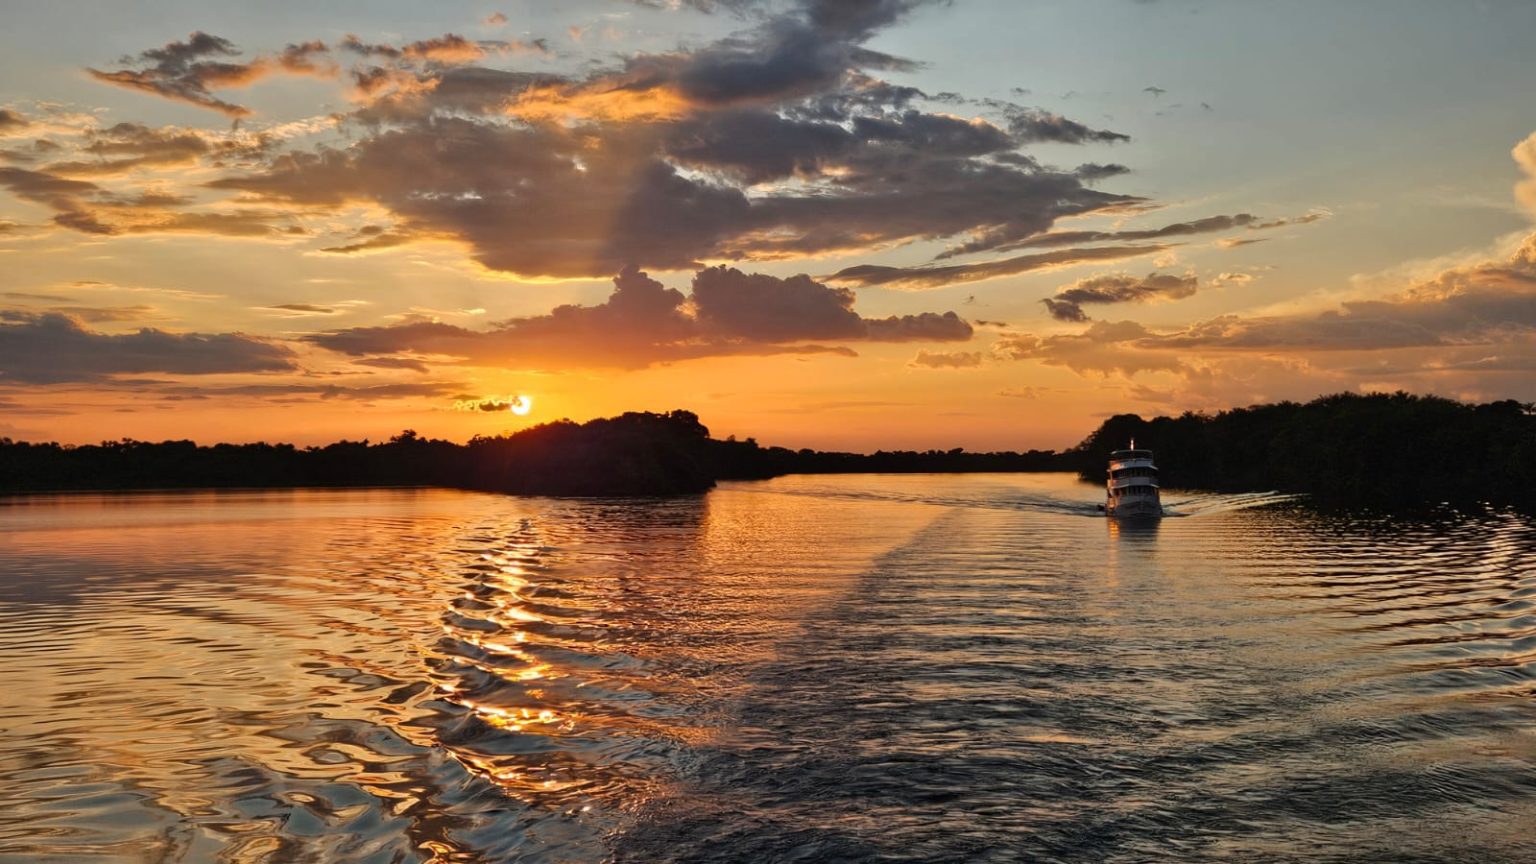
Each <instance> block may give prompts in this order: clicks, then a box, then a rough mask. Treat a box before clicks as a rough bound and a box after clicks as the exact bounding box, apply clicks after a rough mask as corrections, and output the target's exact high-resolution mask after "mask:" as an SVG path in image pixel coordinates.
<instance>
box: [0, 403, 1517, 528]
mask: <svg viewBox="0 0 1536 864" xmlns="http://www.w3.org/2000/svg"><path fill="white" fill-rule="evenodd" d="M1133 438H1134V439H1135V440H1136V443H1137V446H1139V447H1145V448H1150V449H1152V450H1154V451H1155V452H1156V458H1157V462H1158V466H1159V468H1160V469H1161V474H1162V483H1163V486H1164V487H1167V488H1188V489H1211V490H1217V491H1261V490H1278V491H1286V492H1303V493H1308V494H1310V495H1311V496H1313V497H1314V498H1315V499H1316V500H1318V501H1319V502H1322V503H1324V504H1331V505H1341V506H1369V507H1376V508H1380V509H1402V508H1405V507H1416V506H1425V505H1434V504H1439V503H1442V502H1449V503H1451V504H1457V505H1464V504H1477V503H1483V502H1487V503H1493V504H1500V505H1515V506H1519V507H1522V508H1525V509H1536V405H1530V404H1523V403H1519V402H1515V401H1513V400H1505V401H1500V402H1490V403H1487V404H1482V405H1472V404H1466V403H1462V402H1456V401H1454V400H1450V399H1442V398H1438V397H1432V396H1413V395H1410V394H1407V393H1395V394H1370V395H1358V394H1348V393H1345V394H1337V395H1333V396H1324V397H1322V398H1319V399H1316V400H1313V401H1311V402H1308V403H1305V404H1301V403H1295V402H1280V403H1275V404H1265V405H1254V406H1251V407H1248V408H1235V409H1232V410H1228V411H1222V412H1220V413H1217V414H1199V413H1194V412H1186V413H1184V414H1181V415H1179V416H1177V417H1154V418H1152V419H1143V418H1141V417H1140V416H1138V415H1135V414H1120V415H1116V416H1114V417H1111V418H1109V419H1108V420H1105V421H1104V422H1103V423H1102V424H1101V425H1100V426H1099V428H1098V429H1096V430H1094V431H1093V432H1092V433H1091V434H1089V435H1088V437H1087V438H1085V439H1084V440H1083V441H1082V443H1080V444H1078V445H1077V446H1076V447H1073V448H1069V449H1067V450H1063V451H1059V452H1058V451H1050V450H1030V451H1025V452H1011V451H1007V452H992V453H974V452H968V451H966V450H963V449H961V448H954V449H949V450H926V451H914V450H902V451H879V452H876V453H867V454H861V453H840V452H826V451H817V450H810V449H801V450H790V449H787V448H784V447H764V446H762V445H759V444H758V443H757V442H756V441H755V440H753V439H751V438H748V439H746V440H742V441H738V440H735V439H734V438H728V439H725V440H718V439H714V438H711V437H710V435H709V430H708V429H707V428H705V426H704V425H703V424H702V423H700V422H699V418H698V416H697V415H695V414H693V413H692V412H689V411H671V412H667V413H651V412H631V413H627V414H624V415H621V416H619V417H614V418H608V419H601V420H592V421H589V422H587V423H574V422H571V421H569V420H561V421H557V422H554V423H545V424H541V425H538V426H534V427H531V428H529V429H524V430H522V431H519V432H515V433H512V434H508V435H498V436H477V437H475V438H473V439H471V440H470V441H469V442H468V443H466V444H457V443H454V442H451V441H444V440H438V439H429V438H424V437H422V436H419V435H417V434H416V433H415V432H414V431H411V430H406V431H405V432H402V433H401V434H399V435H396V436H394V437H393V438H390V439H389V440H387V441H383V442H378V443H372V442H369V441H366V440H365V441H339V442H337V443H334V444H329V445H326V446H323V447H302V448H301V447H296V446H294V445H292V444H267V443H256V444H214V445H211V446H199V445H197V444H195V443H194V442H192V441H163V442H158V443H151V442H145V441H133V440H122V441H107V442H103V443H101V444H91V445H79V446H72V445H63V444H57V443H41V444H35V443H27V442H21V441H12V440H10V439H8V438H0V491H7V492H23V491H57V490H70V489H149V488H191V487H291V486H447V487H456V488H463V489H481V490H488V491H498V492H507V493H514V494H529V495H571V496H633V495H675V494H689V493H698V492H703V491H705V490H707V489H709V488H711V487H712V486H714V484H715V482H716V481H717V480H748V479H764V478H769V477H776V476H780V475H784V474H835V473H872V472H901V473H908V472H975V471H1074V472H1077V473H1078V474H1079V476H1081V477H1082V478H1083V479H1084V480H1089V481H1093V482H1102V481H1103V479H1104V467H1105V463H1106V462H1107V460H1108V457H1109V453H1110V452H1111V451H1112V450H1116V449H1120V448H1123V447H1126V446H1127V445H1128V444H1129V443H1130V441H1131V439H1133Z"/></svg>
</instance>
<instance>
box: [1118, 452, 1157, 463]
mask: <svg viewBox="0 0 1536 864" xmlns="http://www.w3.org/2000/svg"><path fill="white" fill-rule="evenodd" d="M1109 458H1110V459H1111V460H1113V461H1115V462H1125V461H1127V460H1130V459H1146V460H1148V461H1151V459H1152V451H1151V450H1116V451H1114V452H1113V453H1110V454H1109Z"/></svg>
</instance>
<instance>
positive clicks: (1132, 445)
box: [1131, 438, 1136, 450]
mask: <svg viewBox="0 0 1536 864" xmlns="http://www.w3.org/2000/svg"><path fill="white" fill-rule="evenodd" d="M1131 449H1132V450H1135V449H1136V439H1135V438H1132V439H1131Z"/></svg>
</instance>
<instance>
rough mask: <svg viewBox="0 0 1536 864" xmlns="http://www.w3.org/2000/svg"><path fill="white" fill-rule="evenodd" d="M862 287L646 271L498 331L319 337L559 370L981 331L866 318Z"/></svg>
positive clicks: (324, 343) (410, 330)
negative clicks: (683, 279)
mask: <svg viewBox="0 0 1536 864" xmlns="http://www.w3.org/2000/svg"><path fill="white" fill-rule="evenodd" d="M853 303H854V295H853V292H852V291H849V290H847V289H842V288H832V287H829V286H826V285H823V284H821V283H819V282H816V281H814V280H812V279H811V278H809V277H807V276H803V275H802V276H793V277H789V278H787V279H780V278H778V277H774V276H767V275H763V274H747V273H743V272H741V271H739V270H736V269H733V268H728V267H713V268H709V269H707V270H703V271H701V272H699V273H697V274H696V275H695V277H694V281H693V290H692V294H691V296H689V295H684V294H683V293H682V292H681V291H678V290H676V289H671V288H667V287H665V286H663V285H662V284H661V283H660V282H657V281H656V280H654V279H651V278H650V277H648V276H647V275H646V274H644V273H642V272H639V271H637V270H633V269H630V270H626V271H624V272H623V273H621V274H619V276H618V277H616V278H615V279H614V291H613V294H612V295H611V296H610V297H609V298H608V300H607V301H606V302H605V303H602V304H600V305H597V306H560V307H557V308H556V309H555V310H554V311H553V312H551V313H550V314H548V315H541V316H533V317H528V318H516V319H512V320H510V321H506V322H503V323H501V324H500V325H498V326H497V327H496V328H495V329H492V330H488V331H474V330H469V329H466V328H463V327H458V326H454V325H451V324H443V323H440V322H435V321H413V322H407V323H405V324H396V325H390V326H384V327H356V328H351V329H347V330H337V331H332V332H329V333H321V334H316V335H314V336H311V337H309V341H311V342H313V343H314V344H316V345H319V346H321V347H323V348H327V349H329V350H332V351H338V352H341V353H344V354H349V355H352V356H358V357H379V356H385V357H392V356H398V355H401V354H404V353H410V354H413V355H439V356H447V357H453V358H460V359H462V360H463V361H464V362H468V363H473V364H481V365H518V364H535V365H538V364H554V365H559V366H596V367H605V366H606V367H628V368H635V367H640V366H645V365H649V364H651V363H657V362H665V361H668V360H683V359H689V358H694V357H705V356H714V355H735V354H779V353H826V352H828V351H833V352H836V353H849V352H847V349H834V348H827V347H826V346H822V345H807V344H804V343H806V342H807V341H809V340H828V341H837V342H857V341H875V342H919V341H926V342H941V341H964V340H967V339H969V338H970V337H971V335H972V329H971V326H970V325H969V324H967V323H966V322H965V321H964V320H963V319H961V318H960V317H959V316H957V315H955V314H954V313H953V312H949V313H944V314H942V315H940V314H936V313H923V314H920V315H902V316H891V317H889V318H862V317H860V316H859V315H858V313H856V312H855V311H854V310H853Z"/></svg>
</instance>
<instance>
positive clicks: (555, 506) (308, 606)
mask: <svg viewBox="0 0 1536 864" xmlns="http://www.w3.org/2000/svg"><path fill="white" fill-rule="evenodd" d="M1099 494H1100V493H1099V491H1098V489H1097V488H1095V487H1092V486H1088V485H1085V484H1077V483H1074V482H1073V481H1071V480H1070V478H1066V477H1062V476H1057V475H973V476H957V475H938V476H896V475H890V476H879V475H876V476H853V477H819V478H818V477H790V478H781V479H779V480H775V481H770V482H766V483H743V484H728V485H726V486H724V487H723V488H721V489H719V490H717V491H715V492H713V493H710V494H709V495H707V496H700V497H695V498H684V499H671V500H656V501H642V502H633V501H631V502H623V501H572V500H552V499H513V498H505V497H499V496H493V495H477V494H469V493H460V492H451V491H441V490H350V491H281V492H221V493H211V492H210V493H175V494H136V495H115V496H113V495H107V496H89V495H79V496H31V497H24V498H11V499H0V519H3V522H0V526H3V527H0V573H3V574H5V575H4V577H3V578H0V659H3V661H4V664H5V668H6V670H7V671H6V677H5V684H6V690H7V697H8V698H7V700H6V702H5V704H4V706H3V707H0V804H3V807H0V859H4V860H35V859H37V858H40V857H45V856H53V857H54V858H55V859H59V860H76V859H91V860H125V861H130V860H131V861H140V860H183V861H203V860H230V861H245V860H271V861H289V860H347V861H396V860H401V861H411V860H420V861H425V860H431V859H433V858H436V859H437V860H464V861H487V860H529V861H541V860H548V861H585V860H605V859H613V858H617V859H621V860H634V861H660V860H676V861H682V860H690V861H692V860H697V861H710V860H718V861H772V860H876V859H878V860H911V861H934V860H1018V859H1019V858H1021V857H1023V858H1033V859H1040V860H1052V859H1057V860H1082V861H1100V860H1123V861H1139V860H1149V859H1152V860H1159V859H1169V858H1177V859H1181V860H1228V859H1231V858H1242V859H1245V860H1292V859H1295V858H1299V857H1301V858H1310V859H1316V858H1319V857H1323V858H1330V857H1331V858H1340V859H1344V858H1360V857H1376V858H1392V859H1401V858H1412V857H1415V856H1417V857H1419V858H1429V859H1436V860H1459V859H1464V858H1466V857H1469V856H1471V857H1477V858H1479V859H1481V860H1485V861H1516V860H1528V859H1527V857H1526V855H1525V848H1526V847H1525V845H1524V843H1525V838H1524V837H1523V836H1522V832H1521V830H1520V826H1522V825H1524V826H1528V825H1529V824H1532V820H1533V819H1536V803H1533V802H1536V771H1533V770H1532V769H1533V767H1536V735H1533V733H1532V732H1531V731H1530V730H1531V728H1532V726H1531V721H1532V719H1533V716H1536V708H1533V705H1536V608H1533V605H1532V604H1533V602H1536V570H1533V566H1536V565H1533V564H1532V563H1531V562H1532V561H1533V560H1536V555H1533V552H1536V530H1533V527H1536V526H1533V525H1532V522H1531V520H1530V519H1529V518H1527V517H1522V516H1517V515H1513V514H1498V513H1496V514H1487V515H1480V516H1447V517H1444V518H1441V519H1439V520H1435V521H1426V520H1416V521H1393V520H1388V519H1380V518H1364V517H1348V516H1321V515H1318V514H1315V513H1312V512H1309V511H1307V510H1305V509H1300V508H1296V507H1294V506H1284V504H1283V502H1280V503H1281V504H1282V506H1278V507H1277V506H1270V507H1267V508H1262V509H1254V506H1253V505H1255V504H1261V503H1270V504H1272V505H1273V504H1274V503H1276V501H1277V496H1274V497H1268V498H1266V497H1264V496H1213V495H1188V496H1180V495H1178V494H1176V493H1170V494H1169V496H1168V497H1167V501H1168V503H1169V505H1170V507H1172V508H1176V509H1178V510H1179V511H1180V512H1183V513H1186V514H1188V518H1180V519H1167V520H1162V521H1161V522H1157V521H1153V522H1149V523H1120V522H1117V521H1116V520H1106V519H1102V518H1091V517H1094V516H1095V515H1096V514H1095V513H1094V510H1093V505H1094V504H1095V503H1097V496H1098V495H1099Z"/></svg>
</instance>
